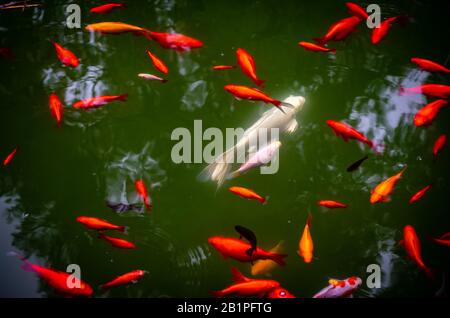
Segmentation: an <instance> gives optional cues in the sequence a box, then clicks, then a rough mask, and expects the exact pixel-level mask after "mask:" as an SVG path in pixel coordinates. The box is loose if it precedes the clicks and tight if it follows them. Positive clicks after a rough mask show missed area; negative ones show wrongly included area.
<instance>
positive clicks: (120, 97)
mask: <svg viewBox="0 0 450 318" xmlns="http://www.w3.org/2000/svg"><path fill="white" fill-rule="evenodd" d="M117 99H118V100H120V101H122V102H126V101H127V99H128V94H122V95H119V97H118V98H117Z"/></svg>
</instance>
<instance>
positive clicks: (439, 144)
mask: <svg viewBox="0 0 450 318" xmlns="http://www.w3.org/2000/svg"><path fill="white" fill-rule="evenodd" d="M446 143H447V136H446V135H440V136H439V137H438V139H437V140H436V142H435V143H434V146H433V154H434V157H435V158H436V157H437V155H438V154H439V152H441V150H442V149H443V148H444V146H445V144H446Z"/></svg>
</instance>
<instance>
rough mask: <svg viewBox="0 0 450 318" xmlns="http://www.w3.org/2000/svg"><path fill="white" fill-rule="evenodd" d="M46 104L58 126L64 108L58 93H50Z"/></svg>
mask: <svg viewBox="0 0 450 318" xmlns="http://www.w3.org/2000/svg"><path fill="white" fill-rule="evenodd" d="M48 105H49V108H50V113H51V114H52V116H53V117H54V118H55V119H56V122H57V124H58V126H60V125H61V121H62V117H63V113H64V108H63V106H62V103H61V100H60V99H59V97H58V95H56V94H55V93H51V94H50V97H49V100H48Z"/></svg>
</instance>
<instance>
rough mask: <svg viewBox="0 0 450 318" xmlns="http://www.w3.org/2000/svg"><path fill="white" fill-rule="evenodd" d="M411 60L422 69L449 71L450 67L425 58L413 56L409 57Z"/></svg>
mask: <svg viewBox="0 0 450 318" xmlns="http://www.w3.org/2000/svg"><path fill="white" fill-rule="evenodd" d="M411 62H413V63H415V64H416V65H417V66H418V67H420V68H421V69H422V70H424V71H428V72H442V73H450V69H448V68H446V67H445V66H444V65H441V64H439V63H436V62H433V61H430V60H427V59H422V58H419V57H413V58H411Z"/></svg>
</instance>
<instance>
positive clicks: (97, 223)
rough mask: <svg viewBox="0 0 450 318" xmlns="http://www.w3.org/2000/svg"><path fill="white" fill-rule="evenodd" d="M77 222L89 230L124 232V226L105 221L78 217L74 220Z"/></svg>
mask: <svg viewBox="0 0 450 318" xmlns="http://www.w3.org/2000/svg"><path fill="white" fill-rule="evenodd" d="M76 220H77V222H79V223H81V224H83V225H84V226H85V227H87V228H88V229H91V230H98V231H104V230H117V231H120V232H125V226H122V225H115V224H112V223H110V222H108V221H106V220H102V219H98V218H93V217H89V216H79V217H77V218H76Z"/></svg>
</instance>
